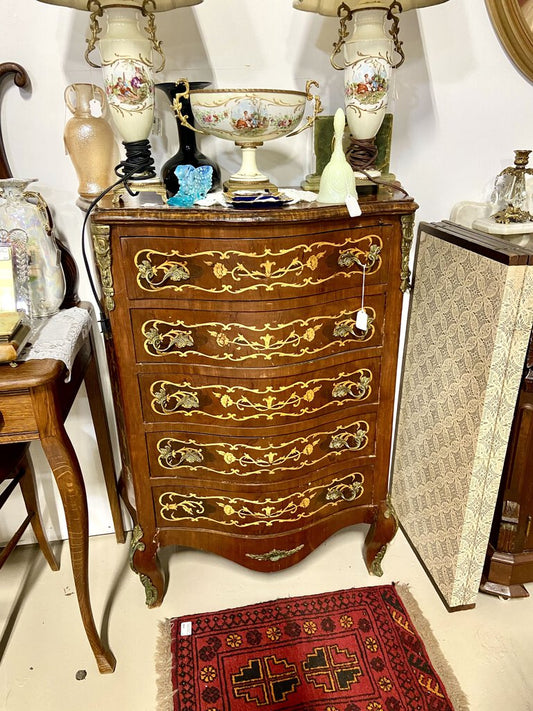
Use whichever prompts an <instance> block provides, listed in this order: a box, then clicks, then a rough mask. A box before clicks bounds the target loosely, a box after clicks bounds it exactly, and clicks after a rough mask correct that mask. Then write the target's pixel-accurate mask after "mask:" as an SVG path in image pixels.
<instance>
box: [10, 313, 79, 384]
mask: <svg viewBox="0 0 533 711" xmlns="http://www.w3.org/2000/svg"><path fill="white" fill-rule="evenodd" d="M91 326H92V317H91V313H90V312H89V311H87V309H80V308H79V307H77V306H74V307H73V308H71V309H64V310H63V311H59V312H58V313H57V314H54V315H53V316H52V317H51V318H49V319H48V320H47V321H46V323H45V324H44V325H43V326H42V327H41V328H40V329H39V330H38V331H37V334H36V335H34V334H32V336H31V341H32V342H31V345H30V346H29V347H27V348H25V349H24V351H23V352H22V353H21V355H20V356H19V358H18V360H23V361H25V360H34V359H40V360H44V359H45V358H52V359H53V360H61V361H63V363H64V364H65V365H66V367H67V377H66V378H65V382H67V383H68V381H69V380H70V371H71V368H72V364H73V363H74V359H75V358H76V356H77V355H78V351H79V350H80V348H81V347H82V345H83V342H84V341H85V339H86V338H87V336H88V335H89V331H90V330H91Z"/></svg>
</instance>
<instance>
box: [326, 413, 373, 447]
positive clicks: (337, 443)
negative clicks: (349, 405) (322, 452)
mask: <svg viewBox="0 0 533 711" xmlns="http://www.w3.org/2000/svg"><path fill="white" fill-rule="evenodd" d="M368 429H369V428H368V423H367V422H365V421H364V420H362V421H361V422H359V427H358V428H357V430H356V431H355V432H340V433H338V434H335V435H333V437H332V438H331V439H330V442H329V448H330V449H334V450H335V451H337V452H338V451H341V450H343V449H347V450H349V451H351V452H357V451H358V450H360V449H364V448H365V447H366V445H367V444H368Z"/></svg>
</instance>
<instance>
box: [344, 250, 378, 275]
mask: <svg viewBox="0 0 533 711" xmlns="http://www.w3.org/2000/svg"><path fill="white" fill-rule="evenodd" d="M380 253H381V247H380V245H379V244H373V245H371V247H370V249H369V250H368V252H366V254H365V252H362V251H361V250H359V249H346V250H344V251H342V252H341V253H340V254H339V258H338V260H337V264H338V265H339V267H352V266H353V265H354V264H357V266H358V267H361V269H363V268H364V269H368V270H369V269H372V267H373V266H374V265H375V264H376V262H377V261H378V259H379V255H380ZM362 257H365V260H364V261H363V260H362Z"/></svg>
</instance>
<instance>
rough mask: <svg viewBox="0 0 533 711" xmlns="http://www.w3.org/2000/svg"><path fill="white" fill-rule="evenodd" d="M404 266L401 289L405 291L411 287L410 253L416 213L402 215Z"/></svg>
mask: <svg viewBox="0 0 533 711" xmlns="http://www.w3.org/2000/svg"><path fill="white" fill-rule="evenodd" d="M401 223H402V266H401V271H400V279H401V283H400V289H401V290H402V291H403V292H404V293H405V292H406V291H408V290H409V289H410V288H411V270H410V269H409V254H410V252H411V245H412V243H413V236H414V232H413V229H414V224H415V218H414V215H402V217H401Z"/></svg>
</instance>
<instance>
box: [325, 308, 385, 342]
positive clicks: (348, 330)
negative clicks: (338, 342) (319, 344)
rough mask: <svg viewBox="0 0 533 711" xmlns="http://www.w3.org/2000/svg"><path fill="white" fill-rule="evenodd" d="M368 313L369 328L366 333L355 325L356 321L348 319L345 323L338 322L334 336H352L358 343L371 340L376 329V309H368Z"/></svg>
mask: <svg viewBox="0 0 533 711" xmlns="http://www.w3.org/2000/svg"><path fill="white" fill-rule="evenodd" d="M366 313H367V316H368V319H367V327H366V329H365V330H364V331H362V330H360V329H359V328H357V326H356V325H355V319H353V318H348V319H344V320H343V321H337V323H336V324H335V328H334V329H333V335H334V336H335V337H336V338H348V336H351V337H352V338H355V339H356V340H358V341H366V340H369V339H370V338H372V336H373V335H374V331H375V328H374V326H373V325H372V324H373V323H374V320H375V318H376V312H375V311H374V309H372V308H370V307H367V309H366Z"/></svg>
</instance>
